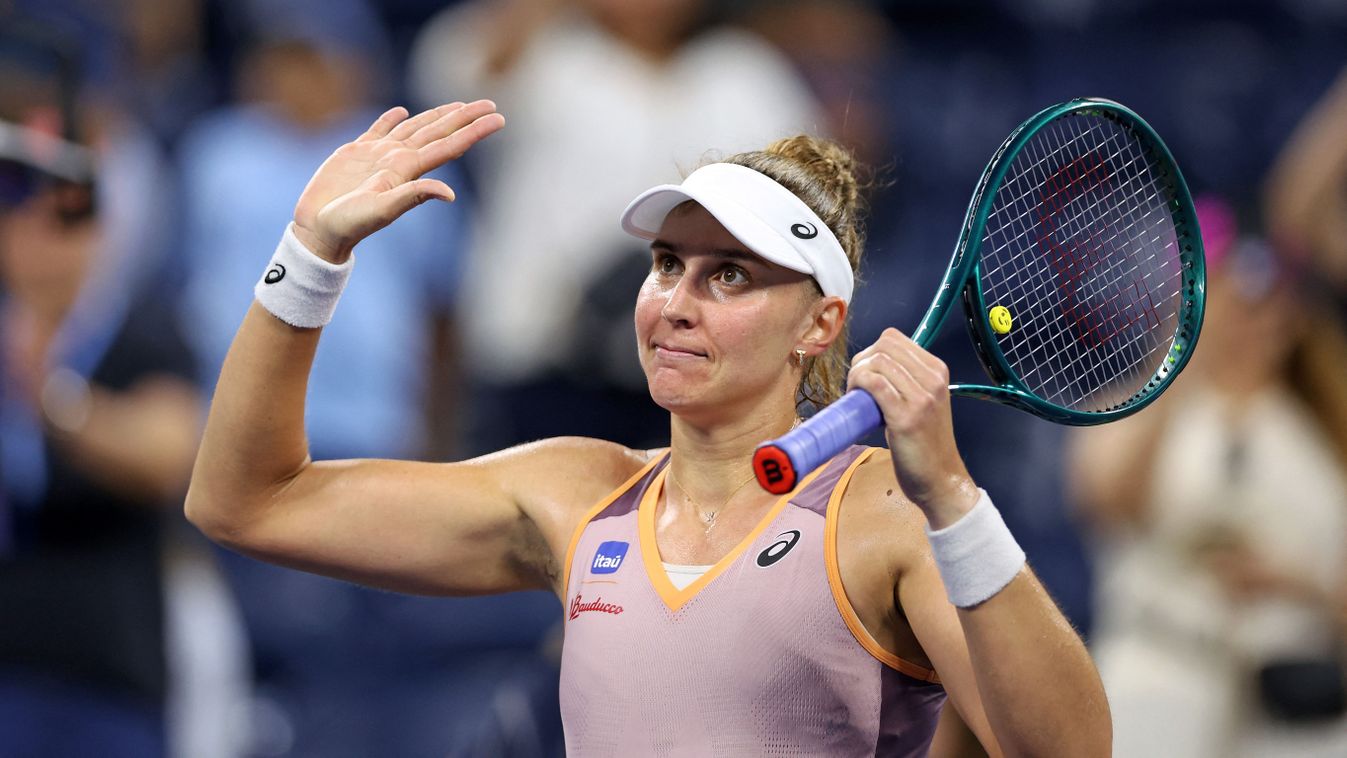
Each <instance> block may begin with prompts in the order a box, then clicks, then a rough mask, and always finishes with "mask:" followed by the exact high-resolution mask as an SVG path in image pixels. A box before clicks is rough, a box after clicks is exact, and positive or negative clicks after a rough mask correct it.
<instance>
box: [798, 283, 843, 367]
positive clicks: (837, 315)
mask: <svg viewBox="0 0 1347 758" xmlns="http://www.w3.org/2000/svg"><path fill="white" fill-rule="evenodd" d="M846 322H847V304H846V302H844V301H843V300H842V298H840V297H837V296H836V295H830V296H827V297H823V298H820V299H818V300H817V301H815V302H814V303H813V304H812V305H810V307H809V323H808V324H807V325H806V327H805V330H804V333H803V334H802V335H801V336H800V347H801V348H803V349H804V351H805V354H806V356H807V357H809V358H813V357H815V356H817V355H820V354H822V353H823V352H824V351H826V350H827V349H828V347H829V346H830V345H832V344H833V343H834V342H836V341H837V338H838V337H839V336H840V335H841V334H842V327H843V325H844V324H846Z"/></svg>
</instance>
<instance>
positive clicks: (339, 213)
mask: <svg viewBox="0 0 1347 758" xmlns="http://www.w3.org/2000/svg"><path fill="white" fill-rule="evenodd" d="M504 125H505V118H504V117H502V116H501V115H500V114H499V113H496V105H495V103H493V102H491V101H490V100H478V101H477V102H473V103H467V104H464V103H449V104H447V105H441V106H439V107H438V108H432V109H430V110H428V111H425V112H423V113H419V114H417V115H415V116H412V117H410V118H409V117H408V113H407V110H406V109H405V108H402V107H397V108H393V109H392V110H390V111H388V112H387V113H385V114H383V115H382V116H380V117H379V118H378V119H377V120H376V121H375V122H374V123H373V124H372V125H371V126H370V128H369V129H368V130H366V131H365V133H364V134H362V135H360V137H358V138H357V139H356V140H355V141H354V142H349V143H347V144H345V145H342V146H341V147H340V148H338V149H337V151H336V152H334V153H333V154H332V155H331V156H330V157H328V159H327V160H326V161H324V162H323V165H322V166H320V167H319V168H318V171H317V172H316V173H315V174H314V175H313V178H312V179H310V180H309V184H308V186H307V187H305V188H304V193H303V194H302V195H300V198H299V202H298V203H297V204H296V205H295V236H296V237H298V238H299V241H300V242H301V243H303V244H304V246H305V247H307V248H309V250H311V251H313V252H314V253H315V254H317V255H319V256H322V257H323V258H326V259H327V260H329V261H332V262H333V263H341V262H343V261H345V260H346V259H347V258H348V257H350V255H351V250H352V249H354V248H355V246H356V243H358V242H360V240H362V239H364V238H366V237H368V236H369V235H371V234H373V233H374V232H376V231H378V230H380V229H382V228H384V227H385V226H388V225H389V224H391V223H393V221H394V220H395V219H397V217H398V216H401V215H402V214H404V213H406V212H407V211H409V210H411V209H412V208H414V207H416V206H418V205H420V204H421V203H424V202H426V201H427V200H430V199H432V198H438V199H440V200H448V201H452V200H453V199H454V191H453V190H452V189H451V188H450V187H449V185H447V184H445V183H444V182H442V181H440V180H438V179H426V178H423V177H424V175H425V174H426V173H427V172H429V171H432V170H434V169H436V168H438V167H440V166H443V165H444V164H445V163H448V162H449V161H451V160H453V159H455V158H457V157H459V156H461V155H463V153H465V152H467V150H468V148H470V147H472V146H473V145H475V144H477V142H478V141H480V140H482V139H484V138H485V137H487V136H488V135H490V134H492V133H493V132H495V131H496V130H498V129H500V128H501V127H502V126H504Z"/></svg>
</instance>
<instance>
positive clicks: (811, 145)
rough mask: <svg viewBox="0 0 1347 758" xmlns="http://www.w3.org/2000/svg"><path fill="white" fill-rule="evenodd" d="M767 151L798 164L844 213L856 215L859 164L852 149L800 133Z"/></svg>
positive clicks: (859, 192) (858, 198) (859, 196)
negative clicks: (833, 199)
mask: <svg viewBox="0 0 1347 758" xmlns="http://www.w3.org/2000/svg"><path fill="white" fill-rule="evenodd" d="M764 152H767V153H769V154H772V155H778V156H780V157H782V158H785V159H787V160H789V161H791V162H793V163H796V164H798V165H799V166H800V167H801V168H803V169H804V170H805V171H807V172H808V173H809V174H810V175H811V176H812V177H813V178H814V179H815V180H816V181H817V182H818V183H819V184H820V185H822V186H823V188H824V189H825V190H826V191H827V192H828V193H829V194H831V195H833V197H834V198H836V201H837V204H838V205H839V206H841V208H842V210H843V213H845V214H846V215H848V216H853V215H855V213H856V211H857V209H858V208H859V207H860V204H861V182H860V179H859V178H858V177H857V174H858V173H859V171H860V164H859V163H858V162H857V160H856V157H855V156H854V155H852V154H851V151H850V150H848V149H847V148H845V147H843V146H842V145H840V144H838V143H836V142H834V141H832V140H829V139H821V138H819V137H812V136H810V135H808V134H797V135H795V136H794V137H787V138H785V139H780V140H777V141H776V142H773V143H772V144H770V145H768V146H767V149H766V150H765V151H764Z"/></svg>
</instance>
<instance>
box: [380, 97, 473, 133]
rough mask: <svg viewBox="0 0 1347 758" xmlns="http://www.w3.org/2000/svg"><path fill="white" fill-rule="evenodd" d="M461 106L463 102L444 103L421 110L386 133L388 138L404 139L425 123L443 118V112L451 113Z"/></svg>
mask: <svg viewBox="0 0 1347 758" xmlns="http://www.w3.org/2000/svg"><path fill="white" fill-rule="evenodd" d="M462 107H463V103H445V104H444V105H439V106H436V107H434V108H431V109H430V110H427V111H421V112H420V113H418V114H416V115H415V116H412V117H411V118H409V119H407V120H406V121H403V122H402V123H400V124H398V125H397V128H396V129H394V130H393V131H391V132H389V133H388V138H389V139H395V140H405V139H407V138H408V137H410V136H412V135H413V134H416V131H417V130H418V129H420V128H421V127H423V126H425V125H426V124H430V123H434V122H435V121H436V120H437V119H440V118H443V117H444V115H445V114H447V113H453V112H454V111H456V110H458V109H459V108H462Z"/></svg>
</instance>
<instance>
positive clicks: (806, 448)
mask: <svg viewBox="0 0 1347 758" xmlns="http://www.w3.org/2000/svg"><path fill="white" fill-rule="evenodd" d="M883 420H884V419H883V416H882V415H881V414H880V412H879V406H878V405H877V404H876V403H875V399H874V398H872V397H870V393H868V392H866V391H865V390H852V391H850V392H848V393H847V394H845V395H843V396H842V397H841V399H839V400H838V401H837V402H835V403H833V404H832V405H829V406H828V407H827V408H824V409H823V410H821V411H819V412H818V413H816V414H814V416H813V418H811V419H809V420H808V421H806V422H804V423H803V424H800V425H799V426H797V427H795V428H794V429H792V430H790V431H789V432H786V434H785V435H783V436H781V437H778V438H777V439H774V440H768V441H767V442H764V443H762V444H761V445H758V449H757V450H756V451H754V453H753V472H754V473H755V474H757V477H758V484H761V485H762V488H763V489H765V490H767V491H768V492H773V493H776V494H778V495H784V494H785V493H787V492H790V491H791V490H793V489H795V485H796V484H798V483H799V481H800V480H801V479H803V478H804V477H806V476H808V475H809V472H811V471H813V470H814V469H816V468H818V467H819V466H822V465H823V464H824V462H826V461H827V460H828V459H830V458H832V457H833V456H834V455H837V454H838V453H840V452H842V451H843V450H845V449H847V447H848V446H849V445H851V444H853V443H855V442H856V440H858V439H860V438H861V437H864V436H865V435H866V434H869V433H870V432H871V431H873V430H874V429H876V428H877V427H878V426H879V425H880V423H882V422H883Z"/></svg>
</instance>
